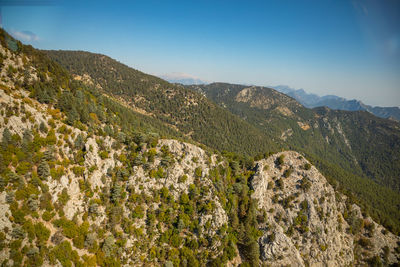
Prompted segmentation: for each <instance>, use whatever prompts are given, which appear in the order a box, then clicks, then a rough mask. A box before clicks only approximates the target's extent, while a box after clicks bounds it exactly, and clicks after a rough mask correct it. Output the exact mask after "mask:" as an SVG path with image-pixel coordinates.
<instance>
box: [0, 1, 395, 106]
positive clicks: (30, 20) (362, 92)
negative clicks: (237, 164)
mask: <svg viewBox="0 0 400 267" xmlns="http://www.w3.org/2000/svg"><path fill="white" fill-rule="evenodd" d="M0 7H1V13H2V17H1V19H2V26H3V28H5V29H6V30H7V31H9V32H11V33H12V34H13V35H14V36H16V37H17V38H19V39H20V40H22V41H23V42H24V43H30V44H32V45H33V46H35V47H37V48H42V49H67V50H86V51H91V52H98V53H102V54H106V55H108V56H111V57H112V58H115V59H117V60H118V61H120V62H123V63H125V64H127V65H129V66H131V67H134V68H136V69H139V70H141V71H144V72H147V73H151V74H167V73H173V72H181V73H187V74H191V75H194V76H196V77H198V78H200V79H203V80H208V81H224V82H232V83H246V84H256V85H278V84H284V85H289V86H290V87H293V88H304V89H305V90H306V91H307V92H311V93H317V94H319V95H326V94H335V95H338V96H342V97H346V98H350V99H353V98H355V99H359V100H362V101H363V102H365V103H367V104H371V105H380V106H400V1H398V0H391V1H388V0H376V1H372V0H363V1H361V0H354V1H351V0H349V1H341V0H335V1H325V0H318V1H285V0H282V1H278V0H276V1H266V0H265V1H249V0H248V1H235V0H229V1H221V0H213V1H207V0H197V1H190V0H186V1H167V0H161V1H152V0H147V1H144V0H142V1H35V0H31V1H29V0H24V1H21V0H14V1H5V0H0Z"/></svg>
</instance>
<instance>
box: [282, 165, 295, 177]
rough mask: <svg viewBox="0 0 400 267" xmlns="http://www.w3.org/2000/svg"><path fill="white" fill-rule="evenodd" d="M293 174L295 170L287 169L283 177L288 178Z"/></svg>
mask: <svg viewBox="0 0 400 267" xmlns="http://www.w3.org/2000/svg"><path fill="white" fill-rule="evenodd" d="M292 173H293V168H292V167H290V168H289V169H287V170H286V171H285V172H284V173H283V176H284V177H285V178H288V177H289V176H290V175H291V174H292Z"/></svg>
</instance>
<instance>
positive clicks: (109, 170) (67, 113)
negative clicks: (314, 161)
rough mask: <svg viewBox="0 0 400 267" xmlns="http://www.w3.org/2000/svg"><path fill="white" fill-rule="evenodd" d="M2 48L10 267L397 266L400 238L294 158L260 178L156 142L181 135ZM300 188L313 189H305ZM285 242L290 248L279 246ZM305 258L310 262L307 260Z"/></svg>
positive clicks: (240, 160)
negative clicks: (290, 254) (334, 218)
mask: <svg viewBox="0 0 400 267" xmlns="http://www.w3.org/2000/svg"><path fill="white" fill-rule="evenodd" d="M0 37H1V38H0V41H1V47H0V48H1V49H0V54H1V59H2V62H1V64H2V71H1V72H0V76H1V77H0V114H1V116H0V263H1V265H2V266H63V267H66V266H238V265H239V264H242V265H241V266H259V265H261V264H264V263H266V264H269V263H272V264H275V263H281V262H280V261H281V260H282V259H283V258H281V257H283V256H284V255H285V254H282V253H286V251H287V250H288V249H290V251H291V252H293V253H294V254H293V255H297V256H298V255H300V257H296V259H293V260H292V261H290V262H289V264H296V263H298V264H300V265H301V264H306V263H307V261H309V262H310V263H315V264H320V265H323V264H341V263H349V264H353V265H362V264H364V263H365V262H371V263H380V262H381V263H384V264H390V263H393V262H398V260H399V259H398V257H399V251H400V248H399V246H398V245H399V244H396V242H398V241H399V239H398V237H396V236H393V235H392V234H390V233H388V232H387V231H386V230H385V229H384V228H382V226H380V225H376V224H375V223H374V222H373V221H372V220H370V219H369V218H364V217H362V214H360V213H357V214H356V213H354V214H355V215H354V214H353V212H351V216H349V213H348V211H349V209H343V208H342V207H343V202H341V200H338V198H339V197H340V198H344V196H342V195H341V194H340V193H337V192H334V191H333V189H332V187H331V186H330V185H328V184H327V183H326V181H325V180H324V178H323V177H322V176H321V175H320V174H319V173H318V171H317V170H316V169H315V168H314V167H313V166H311V165H309V166H308V165H307V164H308V162H307V161H306V160H305V159H303V158H300V155H299V154H297V153H295V152H284V153H283V154H284V155H286V156H285V158H281V157H280V156H281V155H282V153H280V154H277V155H272V156H271V157H269V158H267V159H263V160H261V161H259V162H257V164H256V165H254V164H253V162H252V161H251V160H249V159H247V158H245V157H243V156H239V155H237V154H234V153H220V152H218V151H212V150H210V149H207V148H206V147H205V146H203V148H200V147H199V146H197V145H194V144H191V143H188V142H183V141H178V140H176V139H171V138H169V139H168V138H160V136H161V135H165V134H170V135H174V134H178V133H177V132H174V131H173V130H172V129H170V128H169V127H168V126H165V124H163V123H161V122H160V121H158V120H157V119H156V118H153V119H152V120H148V121H147V120H146V118H148V116H145V115H144V116H143V117H141V116H139V115H138V113H137V112H135V111H132V109H131V108H127V107H126V106H125V103H124V102H121V101H119V100H116V99H114V98H113V97H111V96H104V95H102V94H100V93H99V92H98V91H97V90H96V89H94V88H92V87H90V86H89V87H86V86H85V85H84V84H83V83H81V82H77V81H72V80H71V77H70V75H69V74H68V72H66V71H65V70H64V69H62V68H60V67H59V66H58V65H57V64H56V63H54V62H52V61H51V60H48V58H46V56H45V55H44V54H43V53H41V52H38V51H36V50H34V49H32V48H30V47H25V46H23V45H22V44H21V43H19V42H16V41H15V40H13V39H11V38H10V37H9V36H8V35H6V34H5V33H4V32H2V34H1V35H0ZM4 70H6V71H4ZM275 162H276V163H275ZM274 164H275V165H274ZM261 165H262V167H261ZM267 165H268V166H270V167H269V168H267V167H265V166H267ZM274 176H276V177H278V176H279V177H280V176H283V177H285V178H279V179H275V178H273V177H274ZM300 176H302V178H303V179H304V176H307V177H308V178H309V179H310V183H311V182H313V183H312V184H310V183H307V182H304V183H300V188H301V189H299V188H298V186H297V185H295V182H294V181H295V180H297V178H300ZM270 177H272V179H273V180H276V187H274V188H273V189H272V187H270V186H269V184H270V183H269V182H270V181H271V178H270ZM257 181H258V182H257ZM269 190H271V192H274V193H275V194H278V196H277V197H275V196H271V195H270V192H269ZM301 190H303V191H304V193H302V192H303V191H301ZM307 190H309V191H307ZM324 190H325V191H326V192H325V191H324ZM306 191H307V192H306ZM292 193H294V195H295V196H294V198H293V197H291V196H289V197H288V199H286V196H287V195H290V194H292ZM297 193H298V194H297ZM329 193H331V195H330V196H329V195H328V194H329ZM332 194H335V200H336V202H333V199H332V197H331V196H332ZM283 197H285V199H286V200H284V201H281V199H280V198H283ZM296 197H298V198H299V199H297V200H296ZM323 197H326V202H324V201H323V200H321V199H322V198H323ZM303 199H306V200H307V201H310V203H311V202H313V203H314V199H318V200H319V201H320V202H321V203H322V204H320V206H321V207H320V208H321V209H322V211H323V213H324V216H326V217H327V218H331V217H330V215H329V214H327V213H329V212H332V213H333V214H334V215H337V216H338V218H339V217H340V216H343V218H344V219H345V221H346V222H348V225H349V227H350V229H349V230H343V229H339V228H338V227H337V225H336V224H335V222H330V223H327V224H326V225H324V223H322V219H321V218H319V219H317V217H316V213H315V212H314V211H313V209H312V208H311V209H310V211H309V213H307V212H306V210H307V208H308V206H307V207H306V206H305V204H300V205H299V204H298V201H300V200H303ZM271 201H272V202H271ZM276 201H277V202H276ZM257 203H258V204H257ZM269 203H275V204H276V205H275V206H273V209H271V208H270V204H269ZM277 203H278V204H279V205H280V203H286V204H285V205H287V206H286V207H285V206H283V207H284V208H285V210H286V211H287V214H283V215H282V217H281V220H275V219H274V217H273V215H276V216H275V217H279V215H278V213H277V212H281V211H282V209H281V208H280V207H279V206H278V204H277ZM301 203H303V201H302V202H301ZM347 203H349V205H350V204H352V202H351V199H348V200H347ZM271 205H272V204H271ZM310 205H311V204H310ZM315 205H316V204H315ZM353 207H355V209H357V207H356V206H354V205H353ZM299 208H300V209H301V210H300V211H299V213H300V215H301V216H297V217H300V218H301V219H299V220H297V219H295V220H294V221H293V227H292V228H293V233H292V235H291V234H290V231H289V232H287V234H285V235H281V234H278V232H277V234H275V236H276V238H275V239H273V238H272V236H271V235H272V234H273V233H274V232H273V231H274V229H277V231H283V230H286V228H285V227H286V226H289V225H290V224H291V219H293V216H294V214H295V213H296V212H297V210H298V209H299ZM318 208H319V207H318V206H316V208H315V209H316V210H318ZM301 212H304V213H307V214H303V213H301ZM318 214H319V213H318ZM334 215H333V216H334ZM297 217H296V218H297ZM353 218H356V219H354V220H353ZM273 220H275V224H274V222H273ZM353 221H354V222H355V224H354V226H353V224H352V223H353ZM361 221H362V222H364V223H360V222H361ZM346 222H343V225H344V228H345V227H347V224H346ZM278 224H279V225H278ZM269 225H271V226H272V225H273V226H274V228H272V227H269ZM308 225H309V231H306V230H307V228H306V227H308ZM371 225H374V227H375V232H374V231H373V230H374V229H372V228H371V227H372V226H371ZM279 227H281V228H279ZM318 227H324V230H323V233H322V232H321V231H322V230H321V231H319V230H318V229H319V228H318ZM279 229H280V230H279ZM303 230H304V232H305V233H307V232H309V233H312V234H313V235H316V237H318V239H321V240H322V241H323V243H321V244H322V245H325V247H324V246H322V245H321V244H319V243H318V244H317V245H316V244H314V243H315V242H313V241H312V240H313V239H310V238H309V236H308V235H307V234H305V233H303ZM330 233H333V234H335V235H334V236H331V235H328V234H330ZM366 235H370V236H369V237H368V238H366ZM336 236H338V237H339V239H336V238H335V237H336ZM283 238H284V240H285V244H288V245H289V247H287V248H286V246H285V245H282V243H281V242H278V241H279V240H282V239H283ZM309 239H310V240H311V241H309ZM299 240H302V243H304V245H303V246H298V243H299ZM342 241H343V242H342ZM352 242H353V244H355V243H358V244H360V246H362V249H361V250H360V252H359V249H358V247H357V246H356V247H355V249H353V248H352V247H351V246H349V244H352ZM336 244H337V245H340V246H341V248H343V249H342V251H340V250H338V249H337V248H335V246H334V245H336ZM318 245H319V247H318ZM330 245H332V246H330ZM270 246H272V247H273V249H269V247H270ZM275 248H277V249H275ZM318 248H319V250H320V251H322V252H321V253H320V254H318V253H319V250H318ZM270 251H272V252H273V254H270ZM309 251H310V252H312V253H316V254H315V259H312V260H309V259H308V258H307V257H306V256H304V255H301V253H307V252H309ZM260 252H261V254H260ZM275 252H276V253H275ZM268 253H269V254H268ZM274 253H275V254H274ZM328 253H332V255H335V256H331V255H330V254H328ZM312 255H314V254H312ZM351 255H356V256H354V257H352V256H351ZM275 257H276V258H275ZM271 259H273V261H271ZM296 260H299V261H296ZM282 263H283V262H282Z"/></svg>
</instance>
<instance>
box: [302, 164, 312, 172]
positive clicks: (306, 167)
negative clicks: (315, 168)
mask: <svg viewBox="0 0 400 267" xmlns="http://www.w3.org/2000/svg"><path fill="white" fill-rule="evenodd" d="M303 168H304V169H305V170H306V171H308V170H309V169H311V164H310V163H306V164H304V166H303Z"/></svg>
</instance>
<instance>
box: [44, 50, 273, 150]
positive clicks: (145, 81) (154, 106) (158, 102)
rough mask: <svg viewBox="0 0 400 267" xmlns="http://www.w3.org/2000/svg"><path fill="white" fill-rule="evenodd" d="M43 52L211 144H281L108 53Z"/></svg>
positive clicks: (267, 146) (227, 147)
mask: <svg viewBox="0 0 400 267" xmlns="http://www.w3.org/2000/svg"><path fill="white" fill-rule="evenodd" d="M45 52H46V53H47V54H48V55H49V56H50V57H51V58H52V59H54V60H55V61H56V62H58V63H60V64H61V65H62V66H64V67H65V68H66V69H68V70H69V71H70V72H71V73H72V74H74V75H75V78H77V79H82V80H84V81H86V83H87V84H93V85H94V86H96V87H97V88H99V89H100V90H101V91H102V92H104V93H107V94H110V95H112V96H114V97H116V98H118V99H123V100H124V101H126V103H127V104H128V105H130V106H131V107H133V108H135V109H137V110H139V111H141V112H142V113H144V114H147V115H149V116H151V117H154V118H157V119H160V120H162V121H163V122H165V123H167V124H169V125H172V126H173V127H175V128H176V129H177V130H179V132H181V133H182V134H183V135H185V136H188V137H191V138H193V139H194V140H196V141H198V142H201V143H203V144H205V145H207V146H210V147H212V148H216V149H219V150H229V151H235V152H239V153H242V154H247V155H254V154H255V153H260V152H265V151H273V150H276V149H277V145H276V144H275V143H274V142H273V141H272V140H270V139H268V138H266V135H265V134H264V133H263V132H262V131H260V130H259V129H257V128H256V127H254V126H252V125H250V124H249V123H247V122H245V121H243V120H241V119H239V118H238V117H237V116H236V115H233V114H232V113H230V112H228V111H227V110H225V109H223V108H221V107H219V106H218V105H215V104H214V103H212V102H211V101H209V100H208V99H207V98H206V97H203V96H202V95H200V94H198V93H197V92H194V91H193V90H190V89H187V88H185V87H183V86H179V85H175V84H170V83H168V82H166V81H164V80H162V79H160V78H158V77H155V76H151V75H148V74H145V73H143V72H140V71H137V70H135V69H132V68H130V67H128V66H126V65H124V64H121V63H119V62H118V61H116V60H114V59H111V58H109V57H107V56H104V55H100V54H93V53H89V52H81V51H45Z"/></svg>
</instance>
